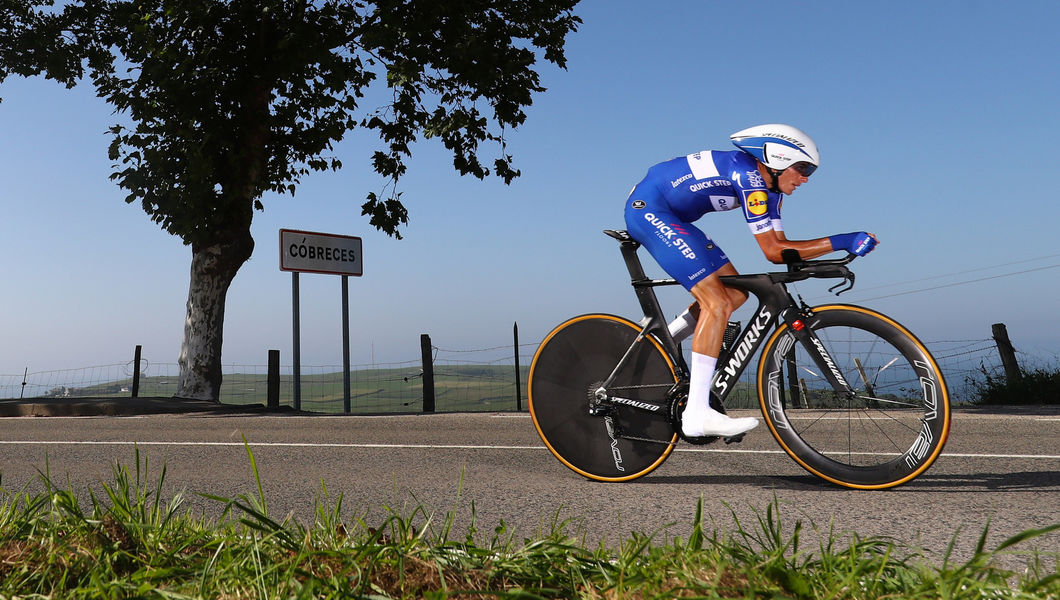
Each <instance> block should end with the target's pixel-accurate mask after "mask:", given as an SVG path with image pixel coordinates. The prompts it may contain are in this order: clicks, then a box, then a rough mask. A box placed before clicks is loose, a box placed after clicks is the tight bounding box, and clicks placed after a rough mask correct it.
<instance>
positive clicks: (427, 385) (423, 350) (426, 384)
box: [420, 333, 434, 413]
mask: <svg viewBox="0 0 1060 600" xmlns="http://www.w3.org/2000/svg"><path fill="white" fill-rule="evenodd" d="M420 358H421V360H422V361H423V412H425V413H432V412H434V357H433V356H432V355H431V336H429V335H427V334H426V333H424V334H421V335H420Z"/></svg>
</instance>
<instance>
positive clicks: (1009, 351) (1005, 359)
mask: <svg viewBox="0 0 1060 600" xmlns="http://www.w3.org/2000/svg"><path fill="white" fill-rule="evenodd" d="M991 330H992V331H993V334H994V341H995V342H997V351H998V353H999V354H1001V364H1002V365H1004V367H1005V377H1006V378H1008V380H1009V381H1017V380H1019V378H1020V377H1022V375H1021V373H1020V365H1019V363H1018V362H1016V349H1015V348H1013V347H1012V342H1011V341H1009V339H1008V328H1007V327H1005V324H1004V323H994V324H993V325H992V326H991Z"/></svg>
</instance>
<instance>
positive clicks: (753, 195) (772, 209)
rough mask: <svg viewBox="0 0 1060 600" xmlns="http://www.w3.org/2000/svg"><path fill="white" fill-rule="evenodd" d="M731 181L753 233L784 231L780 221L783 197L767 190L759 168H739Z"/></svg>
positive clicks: (734, 172)
mask: <svg viewBox="0 0 1060 600" xmlns="http://www.w3.org/2000/svg"><path fill="white" fill-rule="evenodd" d="M731 180H732V182H733V188H734V190H735V191H736V196H737V198H738V199H739V201H740V204H741V205H742V206H743V216H744V218H745V219H746V220H747V226H748V227H750V228H751V233H753V234H754V235H758V234H759V233H762V232H765V231H784V226H783V224H782V223H781V221H780V204H781V200H782V197H781V195H780V194H775V193H773V192H770V191H769V190H768V189H766V182H765V180H764V179H763V178H762V175H761V174H760V173H759V172H758V169H757V168H752V167H745V168H743V169H740V168H737V169H736V170H734V171H733V173H732V176H731Z"/></svg>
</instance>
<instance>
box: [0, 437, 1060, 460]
mask: <svg viewBox="0 0 1060 600" xmlns="http://www.w3.org/2000/svg"><path fill="white" fill-rule="evenodd" d="M248 444H249V445H250V447H251V448H354V449H357V448H360V449H368V450H544V449H545V447H544V446H515V445H511V446H508V445H489V444H479V445H475V444H352V443H351V444H340V443H319V442H248ZM49 445H52V446H178V447H179V446H187V447H214V448H241V447H243V442H137V441H120V440H112V441H84V442H78V441H70V440H22V441H19V440H0V446H49ZM674 450H675V451H676V452H689V453H711V454H784V452H783V451H782V450H744V449H739V448H675V449H674ZM858 454H865V455H870V454H871V455H875V454H876V453H869V452H861V453H858ZM881 455H883V456H891V454H881ZM942 456H944V457H950V458H993V459H1014V458H1016V459H1018V458H1025V459H1034V460H1060V454H978V453H976V454H973V453H966V452H943V453H942Z"/></svg>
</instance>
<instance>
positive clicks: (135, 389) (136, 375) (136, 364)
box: [132, 345, 143, 398]
mask: <svg viewBox="0 0 1060 600" xmlns="http://www.w3.org/2000/svg"><path fill="white" fill-rule="evenodd" d="M142 350H143V346H140V345H137V346H136V351H135V352H133V385H132V397H133V398H139V397H140V353H141V351H142Z"/></svg>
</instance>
